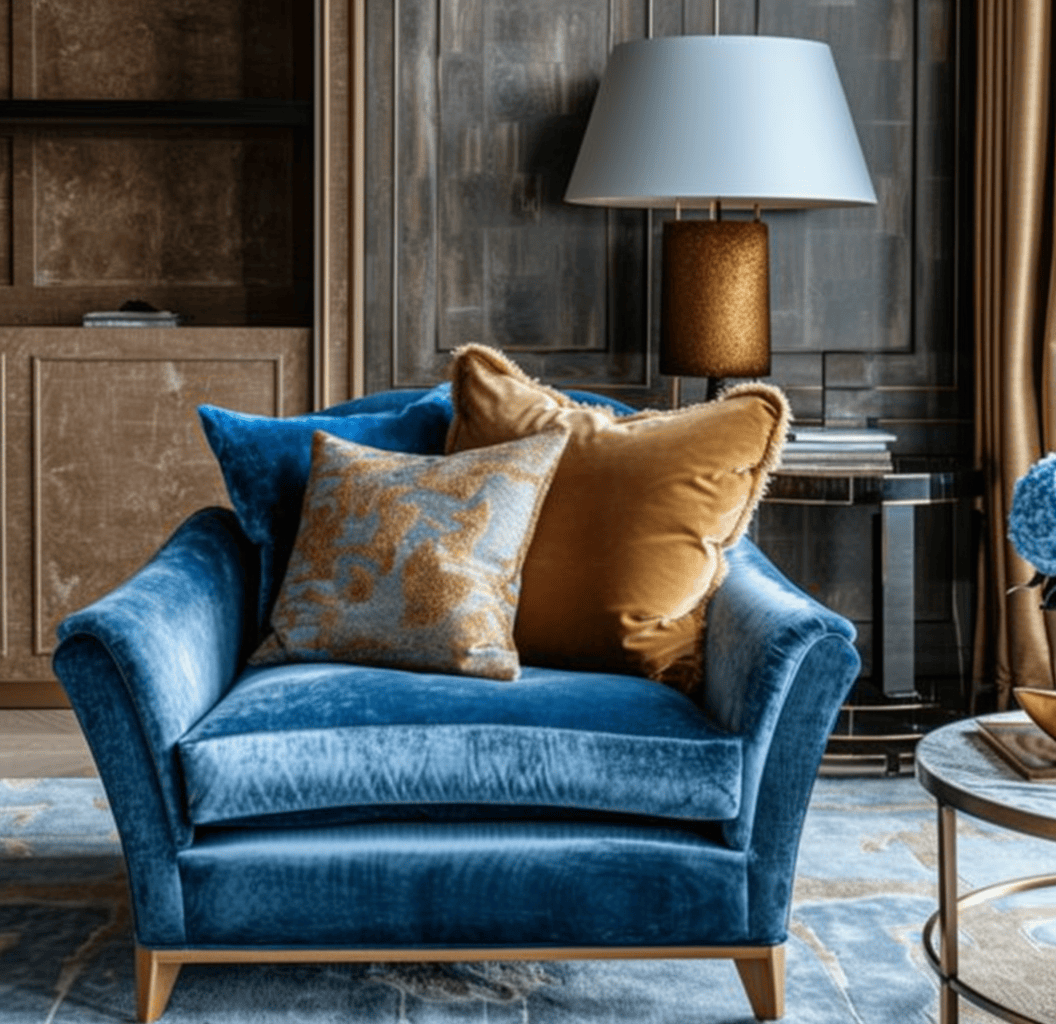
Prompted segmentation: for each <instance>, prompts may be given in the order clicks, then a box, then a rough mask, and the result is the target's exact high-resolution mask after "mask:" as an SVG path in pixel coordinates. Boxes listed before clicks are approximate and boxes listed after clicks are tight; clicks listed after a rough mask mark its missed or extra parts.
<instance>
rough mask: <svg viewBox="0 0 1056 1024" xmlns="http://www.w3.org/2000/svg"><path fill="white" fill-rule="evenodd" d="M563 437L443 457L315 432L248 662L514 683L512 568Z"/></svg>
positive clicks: (517, 573)
mask: <svg viewBox="0 0 1056 1024" xmlns="http://www.w3.org/2000/svg"><path fill="white" fill-rule="evenodd" d="M566 441H567V434H566V433H565V432H564V431H561V430H548V431H545V432H543V433H540V434H536V435H533V436H531V437H528V438H525V439H523V440H518V441H513V442H510V443H507V444H500V445H495V446H492V447H488V448H482V449H477V450H474V451H471V452H465V453H460V454H458V455H450V456H419V455H408V454H404V453H397V452H389V451H381V450H379V449H375V448H370V447H367V446H365V445H360V444H356V443H355V442H351V441H345V440H342V439H340V438H337V437H334V436H332V435H330V434H327V433H325V432H323V431H318V432H316V433H315V435H314V437H313V441H312V464H311V471H310V474H309V478H308V485H307V488H306V491H305V497H304V506H303V509H302V512H301V521H300V527H299V530H298V533H297V540H296V543H295V545H294V550H293V554H292V555H291V557H290V562H289V567H288V569H287V572H286V577H285V579H284V580H283V583H282V587H281V589H280V591H279V596H278V599H277V601H276V604H275V609H274V611H273V613H272V617H271V625H272V629H273V633H272V634H271V635H270V636H269V637H268V638H267V639H266V640H265V642H264V643H263V645H262V646H261V647H260V648H259V649H258V651H257V652H256V654H255V655H254V656H253V658H252V661H253V663H255V664H270V663H274V662H282V661H349V662H357V663H362V664H373V665H384V666H388V667H392V668H404V669H416V670H428V671H446V672H454V673H459V674H462V675H480V676H486V677H490V678H493V679H515V678H517V676H518V674H519V671H520V663H519V659H518V656H517V650H516V647H515V646H514V642H513V622H514V617H515V615H516V612H517V603H518V597H519V592H520V580H521V566H522V565H523V562H524V557H525V554H526V552H527V549H528V544H529V543H530V541H531V538H532V534H533V532H534V529H535V522H536V518H537V516H538V511H539V507H540V505H541V503H542V500H543V498H544V497H545V495H546V492H547V489H548V488H549V486H550V480H551V478H552V477H553V474H554V470H555V468H556V466H557V462H558V459H559V458H560V456H561V453H562V451H563V450H564V448H565V443H566Z"/></svg>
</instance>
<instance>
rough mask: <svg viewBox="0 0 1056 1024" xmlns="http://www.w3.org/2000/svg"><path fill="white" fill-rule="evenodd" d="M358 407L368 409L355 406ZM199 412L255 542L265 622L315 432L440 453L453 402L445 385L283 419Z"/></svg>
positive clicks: (211, 409)
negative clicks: (407, 398) (413, 394)
mask: <svg viewBox="0 0 1056 1024" xmlns="http://www.w3.org/2000/svg"><path fill="white" fill-rule="evenodd" d="M364 407H365V408H366V410H367V411H364V412H360V411H358V410H359V409H362V408H364ZM373 409H377V411H371V410H373ZM198 415H199V419H200V421H201V425H202V431H203V432H204V434H205V437H206V439H207V440H208V442H209V446H210V447H211V448H212V450H213V454H214V455H215V456H216V460H217V462H218V463H219V465H220V471H221V473H222V474H223V477H224V484H225V485H226V487H227V493H228V497H229V498H230V499H231V505H232V507H233V508H234V510H235V513H236V514H237V515H238V519H239V522H240V523H241V524H242V529H243V530H244V531H245V533H246V536H247V537H249V539H250V540H251V541H253V543H254V544H256V545H258V546H259V548H260V564H261V579H262V582H263V585H262V587H261V588H260V602H259V612H258V621H259V622H260V623H261V624H263V623H264V622H266V621H267V616H268V613H269V612H270V610H271V606H272V603H273V602H274V600H275V595H276V594H277V592H278V588H279V584H280V583H281V582H282V578H283V575H284V573H285V571H286V563H287V561H288V560H289V557H290V551H291V550H292V549H293V542H294V539H295V537H296V535H297V526H298V523H299V522H300V515H301V503H302V501H303V500H304V489H305V486H306V485H307V483H308V472H309V469H310V468H311V455H312V437H313V435H314V434H315V431H316V430H320V429H321V430H326V431H328V432H329V433H331V434H333V435H335V436H336V437H341V438H344V439H345V440H346V441H356V442H358V443H359V444H365V445H370V446H372V447H374V448H383V449H385V450H387V451H399V452H415V453H420V454H423V455H428V454H439V453H440V452H442V451H443V446H444V435H445V433H446V431H447V426H448V422H449V420H450V417H451V405H450V400H449V398H448V388H446V387H438V388H433V389H432V390H430V391H426V392H419V393H417V397H416V398H415V399H414V400H413V401H410V402H407V401H404V400H402V396H400V395H391V396H389V398H388V400H387V401H386V402H384V403H383V402H381V401H376V402H374V403H369V402H363V401H362V400H361V401H360V402H347V403H344V404H343V405H340V406H335V407H333V408H331V409H329V410H325V411H323V412H320V413H313V414H311V415H307V416H291V417H287V418H285V419H275V418H273V417H270V416H251V415H249V414H248V413H241V412H234V411H232V410H230V409H221V408H219V407H217V406H213V405H203V406H200V407H199V409H198Z"/></svg>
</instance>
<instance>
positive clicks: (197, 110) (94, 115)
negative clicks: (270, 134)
mask: <svg viewBox="0 0 1056 1024" xmlns="http://www.w3.org/2000/svg"><path fill="white" fill-rule="evenodd" d="M117 125H129V126H136V127H164V126H172V127H181V126H187V125H194V126H214V127H221V128H223V127H260V128H303V129H309V128H311V126H312V104H311V103H310V102H307V101H303V100H270V99H259V100H258V99H238V100H172V101H168V100H0V127H5V128H9V129H10V128H16V127H17V128H62V127H76V128H92V127H100V126H107V127H114V126H117Z"/></svg>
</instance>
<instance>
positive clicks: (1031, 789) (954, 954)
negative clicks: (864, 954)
mask: <svg viewBox="0 0 1056 1024" xmlns="http://www.w3.org/2000/svg"><path fill="white" fill-rule="evenodd" d="M992 717H993V718H995V719H998V720H1001V719H1005V720H1022V719H1024V718H1025V717H1026V716H1025V715H1022V714H1021V713H1020V712H1013V713H1011V714H1007V713H1006V714H1002V715H995V716H992ZM977 731H978V726H977V724H976V720H975V719H967V720H965V721H960V722H954V723H952V724H951V725H947V726H944V727H942V728H941V729H936V730H935V731H934V732H932V733H929V734H928V735H927V736H925V737H924V739H922V740H921V741H920V744H919V745H918V746H917V751H916V773H917V779H918V780H919V782H920V784H921V785H922V786H923V787H924V788H925V789H926V790H927V791H928V792H929V793H931V794H932V796H934V797H935V799H936V800H937V802H938V843H939V849H938V855H939V856H938V874H939V906H938V910H937V911H936V912H935V913H934V914H933V915H932V916H931V917H930V918H929V919H928V921H927V923H926V924H925V926H924V931H923V936H922V939H923V945H924V953H925V956H926V957H927V959H928V962H929V963H930V964H931V966H932V968H933V969H934V971H935V972H936V974H937V975H938V977H939V982H940V991H939V1022H940V1024H958V1019H959V1000H960V999H962V998H963V999H967V1000H968V1001H969V1002H970V1003H973V1004H974V1005H975V1006H978V1007H979V1008H980V1009H982V1010H985V1011H986V1012H987V1013H992V1014H993V1015H994V1016H996V1017H999V1018H1000V1019H1002V1020H1005V1021H1009V1022H1010V1024H1050V1022H1046V1021H1041V1020H1038V1019H1036V1018H1034V1017H1028V1016H1025V1015H1024V1014H1022V1013H1020V1012H1018V1011H1017V1010H1014V1009H1012V1008H1011V1007H1009V1006H1006V1005H1004V1004H1003V1003H999V1002H997V1001H996V1000H995V999H993V998H991V997H990V996H988V995H987V994H986V993H984V992H980V991H979V990H978V989H976V988H974V987H972V986H971V985H969V984H968V983H967V982H966V981H964V980H963V979H962V978H961V977H960V974H959V970H960V964H959V955H958V953H959V950H958V931H957V929H958V919H959V916H960V911H962V910H964V909H967V908H968V907H972V906H977V905H979V904H982V903H987V902H990V901H993V900H999V899H1003V898H1005V897H1007V896H1011V895H1014V894H1015V893H1020V892H1029V891H1031V890H1034V889H1043V888H1048V887H1056V874H1047V875H1039V876H1036V877H1032V878H1020V879H1015V880H1012V881H1008V882H999V883H997V884H994V885H989V886H985V887H984V888H981V889H976V890H974V891H973V892H969V893H966V894H965V895H963V896H960V897H959V896H958V895H957V811H958V810H960V811H963V812H964V813H965V814H969V815H971V816H972V817H974V818H979V819H981V820H983V821H988V822H990V823H991V824H994V825H998V826H1000V827H1002V828H1007V829H1009V830H1011V831H1014V832H1019V833H1022V834H1024V835H1031V836H1037V837H1039V838H1042V839H1052V840H1054V841H1056V786H1052V785H1051V784H1048V783H1037V782H1034V783H1031V782H1027V781H1026V780H1025V779H1020V778H1019V776H1017V775H1016V774H1015V772H1014V771H1013V770H1012V769H1011V768H1009V767H1007V766H1006V765H1005V764H1004V763H1003V762H1002V761H1001V759H1000V758H999V757H998V756H997V755H996V754H992V753H991V752H990V751H989V750H988V749H987V748H986V746H985V742H986V741H985V740H983V739H982V737H974V738H973V734H975V733H977ZM936 930H937V931H938V935H939V946H938V950H936V947H935V941H934V940H935V932H936Z"/></svg>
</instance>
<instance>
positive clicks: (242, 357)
mask: <svg viewBox="0 0 1056 1024" xmlns="http://www.w3.org/2000/svg"><path fill="white" fill-rule="evenodd" d="M347 12H348V3H347V2H345V0H316V2H315V4H314V6H313V5H312V4H297V3H294V2H293V0H100V2H98V3H92V4H87V5H85V4H70V3H58V2H53V0H0V438H2V460H0V707H3V706H8V707H11V706H23V707H47V706H54V705H56V704H61V703H64V698H63V695H62V693H61V690H60V688H59V687H58V685H57V683H55V682H54V680H53V677H52V674H51V671H50V652H51V650H52V648H53V646H54V630H55V626H56V624H57V623H58V622H59V621H60V620H61V618H62V617H63V616H64V615H66V614H68V613H69V612H70V611H73V610H74V609H76V608H78V607H81V606H83V605H84V604H86V603H88V602H89V601H91V600H93V599H94V598H95V597H97V596H99V595H100V594H102V593H104V592H105V591H107V590H108V589H110V588H111V587H112V586H114V585H115V584H116V583H118V582H119V581H120V580H121V579H122V578H124V577H125V576H127V575H128V574H129V573H130V572H132V571H133V570H134V569H135V568H136V567H137V566H138V565H139V564H141V563H142V561H143V560H144V559H146V558H147V557H148V556H149V555H150V554H151V552H152V551H154V550H155V549H156V548H157V546H158V545H159V544H160V543H161V542H162V540H163V539H164V538H165V537H166V536H167V535H168V534H169V533H170V532H171V530H172V529H173V528H174V527H175V526H176V525H177V524H178V523H179V522H180V521H181V520H182V519H183V518H184V517H185V516H186V515H187V514H189V513H190V512H192V511H193V510H194V509H196V508H199V507H201V506H203V505H207V504H218V503H224V502H225V501H226V495H225V492H224V488H223V482H222V479H221V477H220V474H219V471H218V470H217V468H216V466H215V464H214V461H213V458H212V456H211V453H210V452H209V450H208V447H207V446H206V444H205V441H204V438H203V437H202V435H201V432H200V429H199V426H198V420H197V415H196V413H195V409H196V407H197V405H199V404H200V403H203V402H210V403H214V404H218V405H223V406H227V407H229V408H236V409H242V410H245V411H248V412H254V413H262V414H269V415H290V414H295V413H299V412H303V411H305V410H307V409H309V408H311V407H313V406H317V405H325V404H329V403H330V402H333V401H340V400H342V399H344V398H346V397H347V396H348V395H349V393H350V388H351V384H350V370H349V360H348V354H347V350H348V345H347V343H346V342H345V341H343V340H341V341H335V342H334V344H333V346H332V348H327V347H326V346H327V345H328V344H329V339H330V338H335V339H341V338H343V335H344V334H345V333H347V332H346V331H345V328H344V324H345V319H344V317H345V314H344V313H343V312H342V311H341V306H342V302H343V299H344V291H343V285H342V281H343V274H344V269H345V266H346V265H347V260H346V259H345V256H344V253H345V251H346V247H347V229H346V227H345V220H346V219H347V213H343V212H342V211H343V208H344V207H347V203H342V201H341V189H343V188H345V180H346V170H345V164H346V162H347V161H346V160H345V158H344V155H343V147H344V144H345V139H346V137H347V123H346V122H347V97H346V93H345V83H346V82H347V78H348V76H347V58H348V38H349V37H348V32H347V31H345V30H344V27H345V26H346V25H347ZM324 245H325V246H327V247H328V248H327V250H326V252H325V253H322V252H321V247H322V246H324ZM324 275H325V280H323V276H324ZM128 300H142V301H145V302H149V303H151V304H152V305H154V306H155V307H157V308H159V309H171V310H174V311H176V312H178V313H180V314H181V315H182V316H183V317H184V318H185V326H181V327H178V328H167V329H144V328H120V329H110V328H84V327H81V326H80V324H81V318H82V316H83V314H85V313H86V312H90V311H98V310H110V309H116V308H118V307H119V306H120V305H121V304H122V303H123V302H126V301H128Z"/></svg>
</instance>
